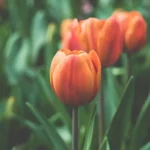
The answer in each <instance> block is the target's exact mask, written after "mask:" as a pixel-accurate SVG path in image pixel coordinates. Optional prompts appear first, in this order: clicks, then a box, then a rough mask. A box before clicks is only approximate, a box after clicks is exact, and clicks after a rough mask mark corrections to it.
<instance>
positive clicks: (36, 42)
mask: <svg viewBox="0 0 150 150" xmlns="http://www.w3.org/2000/svg"><path fill="white" fill-rule="evenodd" d="M31 31H32V32H31V33H32V34H31V40H32V46H33V48H32V55H31V56H32V62H33V63H35V61H36V59H37V57H38V55H39V51H40V49H41V47H42V46H43V45H44V44H45V43H46V31H47V24H46V19H45V14H44V12H42V11H39V12H37V13H36V14H35V16H34V19H33V22H32V26H31Z"/></svg>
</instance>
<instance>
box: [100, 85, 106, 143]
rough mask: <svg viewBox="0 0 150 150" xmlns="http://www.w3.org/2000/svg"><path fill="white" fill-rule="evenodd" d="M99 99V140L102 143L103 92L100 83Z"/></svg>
mask: <svg viewBox="0 0 150 150" xmlns="http://www.w3.org/2000/svg"><path fill="white" fill-rule="evenodd" d="M100 90H101V91H100V99H99V106H100V114H99V132H100V133H99V138H100V143H102V141H103V135H104V121H105V120H104V115H105V112H104V91H103V86H102V83H101V89H100Z"/></svg>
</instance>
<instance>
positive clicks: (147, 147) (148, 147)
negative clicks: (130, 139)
mask: <svg viewBox="0 0 150 150" xmlns="http://www.w3.org/2000/svg"><path fill="white" fill-rule="evenodd" d="M140 150H150V142H148V143H147V144H146V145H144V146H143V147H142V148H141V149H140Z"/></svg>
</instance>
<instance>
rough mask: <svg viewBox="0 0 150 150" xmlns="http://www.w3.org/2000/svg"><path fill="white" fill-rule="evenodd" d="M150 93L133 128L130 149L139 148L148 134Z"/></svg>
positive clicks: (149, 126)
mask: <svg viewBox="0 0 150 150" xmlns="http://www.w3.org/2000/svg"><path fill="white" fill-rule="evenodd" d="M149 115H150V94H149V96H148V98H147V100H146V101H145V103H144V105H143V107H142V109H141V111H140V114H139V116H138V118H137V122H136V124H135V127H134V129H133V134H132V137H131V142H130V143H131V145H130V150H137V149H139V148H140V147H141V146H142V144H143V141H144V138H145V137H146V136H147V135H148V129H149V128H150V117H149Z"/></svg>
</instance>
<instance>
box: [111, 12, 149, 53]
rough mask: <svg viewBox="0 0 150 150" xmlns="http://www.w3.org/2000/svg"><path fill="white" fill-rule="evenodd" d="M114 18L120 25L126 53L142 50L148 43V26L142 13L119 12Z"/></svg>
mask: <svg viewBox="0 0 150 150" xmlns="http://www.w3.org/2000/svg"><path fill="white" fill-rule="evenodd" d="M113 16H115V17H116V19H117V20H118V22H119V24H120V27H121V31H122V35H123V38H124V49H125V51H126V52H136V51H139V50H141V48H142V47H143V46H144V45H145V43H146V30H147V25H146V22H145V20H144V18H143V17H142V15H141V14H140V12H137V11H131V12H126V11H121V10H118V11H116V12H115V13H114V14H113Z"/></svg>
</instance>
